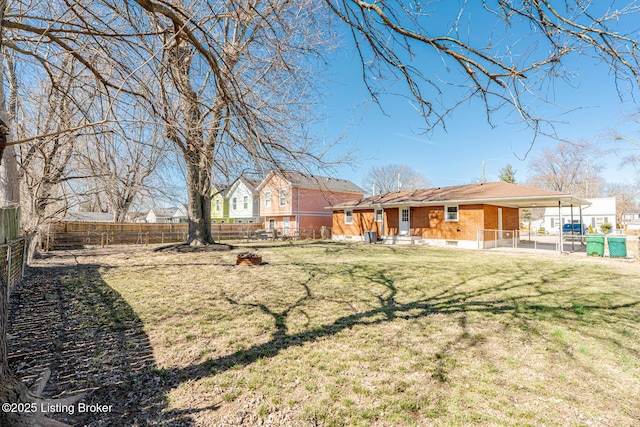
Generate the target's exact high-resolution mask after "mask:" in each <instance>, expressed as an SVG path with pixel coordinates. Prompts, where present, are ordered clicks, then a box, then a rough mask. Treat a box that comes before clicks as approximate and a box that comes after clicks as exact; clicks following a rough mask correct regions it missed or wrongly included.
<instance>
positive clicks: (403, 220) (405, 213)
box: [400, 208, 411, 236]
mask: <svg viewBox="0 0 640 427" xmlns="http://www.w3.org/2000/svg"><path fill="white" fill-rule="evenodd" d="M409 215H410V211H409V208H400V235H401V236H406V235H408V234H409V224H410V222H411V218H409Z"/></svg>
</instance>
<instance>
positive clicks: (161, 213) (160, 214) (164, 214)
mask: <svg viewBox="0 0 640 427" xmlns="http://www.w3.org/2000/svg"><path fill="white" fill-rule="evenodd" d="M177 210H178V208H154V209H151V210H150V211H149V213H151V212H153V214H154V215H155V216H156V218H171V217H173V214H174V213H176V211H177Z"/></svg>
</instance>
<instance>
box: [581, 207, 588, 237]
mask: <svg viewBox="0 0 640 427" xmlns="http://www.w3.org/2000/svg"><path fill="white" fill-rule="evenodd" d="M582 226H583V223H582V205H580V246H584V243H585V242H584V236H585V235H586V234H587V232H586V231H585V229H584V228H583V227H582Z"/></svg>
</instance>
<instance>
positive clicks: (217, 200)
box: [216, 199, 220, 212]
mask: <svg viewBox="0 0 640 427" xmlns="http://www.w3.org/2000/svg"><path fill="white" fill-rule="evenodd" d="M216 212H220V199H216Z"/></svg>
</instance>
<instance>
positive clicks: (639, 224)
mask: <svg viewBox="0 0 640 427" xmlns="http://www.w3.org/2000/svg"><path fill="white" fill-rule="evenodd" d="M622 225H623V226H624V228H625V229H627V230H640V210H638V209H637V208H636V209H633V210H630V211H627V212H625V213H624V214H623V215H622Z"/></svg>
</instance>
